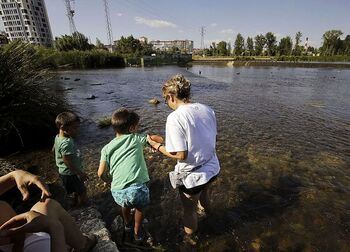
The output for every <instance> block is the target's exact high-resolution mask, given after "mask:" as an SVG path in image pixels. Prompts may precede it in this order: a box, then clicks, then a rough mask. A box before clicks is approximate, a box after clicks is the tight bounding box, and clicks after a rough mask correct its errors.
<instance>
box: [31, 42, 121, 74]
mask: <svg viewBox="0 0 350 252" xmlns="http://www.w3.org/2000/svg"><path fill="white" fill-rule="evenodd" d="M36 50H37V52H38V55H39V56H40V59H41V61H42V64H43V65H46V66H47V67H49V68H50V69H58V68H68V69H90V68H110V67H124V66H125V63H124V60H123V58H122V57H120V56H118V55H116V54H113V53H110V52H107V51H105V50H98V49H97V50H91V51H78V50H72V51H66V52H61V51H57V50H55V49H50V48H44V47H36Z"/></svg>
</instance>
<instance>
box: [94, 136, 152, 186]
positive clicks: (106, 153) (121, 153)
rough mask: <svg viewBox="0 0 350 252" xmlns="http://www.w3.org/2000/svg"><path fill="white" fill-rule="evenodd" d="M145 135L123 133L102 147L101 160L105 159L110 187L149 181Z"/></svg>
mask: <svg viewBox="0 0 350 252" xmlns="http://www.w3.org/2000/svg"><path fill="white" fill-rule="evenodd" d="M146 142H147V138H146V135H139V134H125V135H122V136H119V137H116V138H114V139H113V140H112V141H110V142H109V143H108V144H107V145H105V146H104V147H103V148H102V151H101V161H106V163H107V166H108V168H109V173H110V175H111V176H112V184H111V189H116V190H120V189H124V188H125V187H127V186H129V185H130V184H133V183H146V182H147V181H149V176H148V171H147V167H146V162H145V158H144V156H143V148H144V146H145V144H146Z"/></svg>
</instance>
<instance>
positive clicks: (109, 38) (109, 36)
mask: <svg viewBox="0 0 350 252" xmlns="http://www.w3.org/2000/svg"><path fill="white" fill-rule="evenodd" d="M103 2H104V5H105V15H106V28H107V41H108V43H109V44H110V45H111V47H110V49H109V50H110V51H113V34H112V25H111V17H110V16H109V7H108V0H103Z"/></svg>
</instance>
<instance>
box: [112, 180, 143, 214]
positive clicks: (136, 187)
mask: <svg viewBox="0 0 350 252" xmlns="http://www.w3.org/2000/svg"><path fill="white" fill-rule="evenodd" d="M111 192H112V196H113V198H114V201H115V202H116V203H117V204H118V205H119V206H121V207H127V208H134V207H136V208H143V207H145V206H147V205H148V204H149V202H150V199H149V189H148V187H147V186H146V184H137V183H135V184H131V185H130V186H128V187H126V188H124V189H121V190H113V189H112V190H111Z"/></svg>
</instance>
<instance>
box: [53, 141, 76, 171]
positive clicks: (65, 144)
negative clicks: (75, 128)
mask: <svg viewBox="0 0 350 252" xmlns="http://www.w3.org/2000/svg"><path fill="white" fill-rule="evenodd" d="M54 148H55V158H56V165H57V167H58V173H59V174H61V175H74V173H72V172H71V170H70V169H69V168H68V167H67V166H66V164H65V163H64V162H63V156H68V155H69V156H71V158H72V162H73V164H74V165H75V167H76V168H77V169H80V170H82V163H81V157H80V150H79V149H78V148H77V147H76V145H75V144H74V140H73V138H71V137H60V136H59V135H57V136H56V137H55V145H54Z"/></svg>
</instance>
